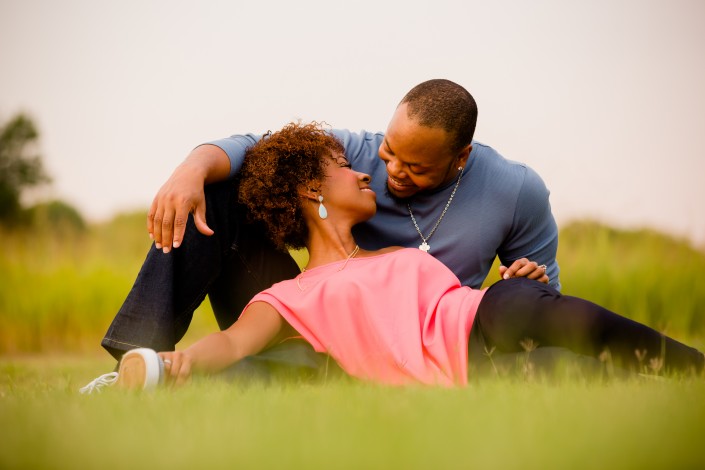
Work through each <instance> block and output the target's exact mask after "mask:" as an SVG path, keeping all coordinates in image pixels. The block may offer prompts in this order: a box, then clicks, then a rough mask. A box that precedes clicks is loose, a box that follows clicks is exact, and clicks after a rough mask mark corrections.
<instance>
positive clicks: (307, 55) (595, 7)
mask: <svg viewBox="0 0 705 470" xmlns="http://www.w3.org/2000/svg"><path fill="white" fill-rule="evenodd" d="M338 5H340V6H338ZM704 46H705V2H703V1H700V0H691V1H688V0H643V1H641V0H633V1H632V0H589V1H588V0H586V1H566V0H543V1H523V0H504V1H501V0H500V1H491V2H489V1H473V0H463V1H448V0H436V1H433V2H429V1H414V0H405V1H367V0H358V1H356V2H334V1H323V0H321V1H311V0H301V1H281V2H277V1H258V2H255V1H250V2H243V1H209V0H202V1H199V2H193V1H188V2H186V1H177V0H170V1H161V0H159V1H148V0H142V1H136V0H123V1H120V2H101V1H98V0H65V1H55V0H0V121H2V122H5V121H6V120H7V119H8V118H9V117H11V116H12V115H14V114H15V113H17V112H19V111H25V112H27V113H29V114H30V115H31V116H32V117H33V118H34V119H35V121H36V123H37V124H38V127H39V130H40V132H41V151H42V153H43V155H44V156H45V163H46V166H47V169H48V171H49V173H50V174H51V175H52V176H53V178H54V183H53V186H52V188H51V196H54V197H59V198H61V199H64V200H67V201H68V202H70V203H72V204H74V205H75V206H76V207H77V208H79V210H81V212H83V214H84V215H85V216H87V217H88V218H90V219H93V220H101V219H105V218H108V217H110V216H112V215H113V214H115V213H116V212H118V211H124V210H132V209H136V208H146V207H148V205H149V203H150V202H151V200H152V197H153V196H154V194H155V193H156V191H157V190H158V188H159V187H160V186H161V184H162V183H163V182H164V181H165V180H166V178H167V177H168V176H169V174H170V173H171V171H172V170H173V169H174V168H175V167H176V165H178V164H179V163H180V162H181V161H182V160H183V159H184V158H185V156H186V155H187V154H188V152H189V151H190V150H191V148H193V147H194V146H196V145H197V144H199V143H202V142H205V141H208V140H211V139H214V138H218V137H224V136H227V135H230V134H233V133H242V132H250V131H252V132H258V133H261V132H263V131H266V130H268V129H272V130H276V129H278V128H279V127H281V126H282V125H284V124H285V123H287V122H288V121H291V120H295V119H299V118H300V119H303V120H313V119H316V120H323V121H326V122H328V123H330V124H331V125H332V126H333V127H336V128H348V129H351V130H360V129H366V130H372V131H377V130H384V129H386V126H387V123H388V120H389V118H390V117H391V115H392V113H393V111H394V108H395V106H396V104H397V103H398V102H399V100H400V99H401V98H402V96H403V95H404V94H405V93H406V91H408V89H410V88H411V87H412V86H414V85H415V84H417V83H419V82H421V81H423V80H426V79H429V78H448V79H451V80H453V81H455V82H457V83H460V84H461V85H463V86H465V87H466V88H467V89H468V90H469V91H470V92H471V93H472V94H473V95H474V97H475V99H476V100H477V102H478V106H479V109H480V115H479V121H478V127H477V133H476V139H477V140H479V141H481V142H483V143H486V144H489V145H491V146H493V147H495V148H496V149H497V150H499V151H500V152H501V153H502V154H503V155H505V156H506V157H507V158H509V159H512V160H519V161H522V162H525V163H527V164H528V165H529V166H531V167H533V168H534V169H535V170H537V171H538V172H539V174H541V175H542V177H543V178H544V180H545V182H546V184H547V185H548V187H549V189H550V190H551V203H552V206H553V210H554V213H555V215H556V218H557V220H558V222H559V224H561V225H562V224H565V223H567V222H568V221H570V220H572V219H575V218H584V217H591V218H597V219H600V220H602V221H605V222H608V223H610V224H613V225H617V226H620V227H630V228H631V227H641V226H649V227H653V228H657V229H660V230H666V231H670V232H671V233H674V234H676V235H679V236H687V237H689V238H690V239H692V240H694V241H695V242H696V243H697V244H698V245H700V246H704V247H705V208H704V207H703V205H704V203H705V184H704V180H705V86H704V85H705V52H704ZM497 184H501V181H499V182H497Z"/></svg>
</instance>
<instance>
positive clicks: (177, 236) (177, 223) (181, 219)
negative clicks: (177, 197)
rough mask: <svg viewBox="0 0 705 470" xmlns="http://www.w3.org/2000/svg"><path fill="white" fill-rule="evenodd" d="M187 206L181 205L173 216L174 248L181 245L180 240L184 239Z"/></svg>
mask: <svg viewBox="0 0 705 470" xmlns="http://www.w3.org/2000/svg"><path fill="white" fill-rule="evenodd" d="M188 214H189V211H188V208H187V207H184V206H181V207H180V208H179V209H178V210H177V213H176V216H175V217H174V225H173V226H174V241H173V246H174V248H178V247H179V246H180V245H181V240H183V239H184V233H185V232H186V222H188Z"/></svg>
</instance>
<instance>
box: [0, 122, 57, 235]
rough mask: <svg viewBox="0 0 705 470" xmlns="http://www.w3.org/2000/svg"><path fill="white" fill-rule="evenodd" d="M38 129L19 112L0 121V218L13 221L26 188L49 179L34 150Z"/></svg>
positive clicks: (19, 210)
mask: <svg viewBox="0 0 705 470" xmlns="http://www.w3.org/2000/svg"><path fill="white" fill-rule="evenodd" d="M38 140H39V133H38V132H37V129H36V126H35V125H34V122H32V120H31V119H30V118H29V117H28V116H26V115H24V114H22V113H20V114H17V115H16V116H15V117H13V118H12V119H10V121H8V122H7V123H6V124H4V125H2V124H0V221H2V222H12V221H15V220H16V219H17V218H18V217H19V216H20V213H21V201H20V197H21V195H22V191H23V190H24V189H26V188H29V187H32V186H37V185H39V184H42V183H47V182H49V181H50V179H49V176H48V175H47V174H46V173H45V171H44V167H43V166H42V157H41V155H39V154H38V153H37V141H38Z"/></svg>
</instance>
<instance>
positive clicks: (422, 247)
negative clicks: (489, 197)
mask: <svg viewBox="0 0 705 470" xmlns="http://www.w3.org/2000/svg"><path fill="white" fill-rule="evenodd" d="M458 170H459V174H458V181H457V182H456V183H455V187H454V188H453V192H452V193H450V198H448V202H447V203H446V206H445V207H444V208H443V212H441V216H440V217H439V218H438V220H437V221H436V225H434V226H433V228H432V229H431V231H430V232H429V234H428V235H427V236H425V237H424V236H423V233H421V229H420V228H419V224H418V223H416V217H414V213H413V212H411V204H409V203H406V208H407V209H409V215H410V216H411V221H412V222H413V223H414V228H415V229H416V231H417V232H418V233H419V236H420V237H421V240H423V243H421V244H420V245H419V250H421V251H425V252H426V253H428V252H429V251H430V250H431V245H429V244H428V240H430V238H431V236H432V235H433V234H434V233H435V231H436V229H437V228H438V226H439V225H440V224H441V220H443V216H444V215H446V212H447V211H448V208H449V207H450V203H451V202H453V196H455V191H457V189H458V186H459V185H460V179H461V178H462V177H463V169H462V168H459V169H458Z"/></svg>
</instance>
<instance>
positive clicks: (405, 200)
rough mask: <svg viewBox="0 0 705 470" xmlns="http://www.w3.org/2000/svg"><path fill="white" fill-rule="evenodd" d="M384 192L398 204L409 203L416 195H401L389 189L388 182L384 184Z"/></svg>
mask: <svg viewBox="0 0 705 470" xmlns="http://www.w3.org/2000/svg"><path fill="white" fill-rule="evenodd" d="M384 194H386V195H387V196H388V197H389V198H390V199H391V200H392V201H394V202H396V203H397V204H408V203H410V202H411V200H412V199H413V198H414V196H415V195H411V196H408V197H399V196H397V195H396V194H394V193H392V192H391V191H390V190H389V183H386V184H385V185H384Z"/></svg>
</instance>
